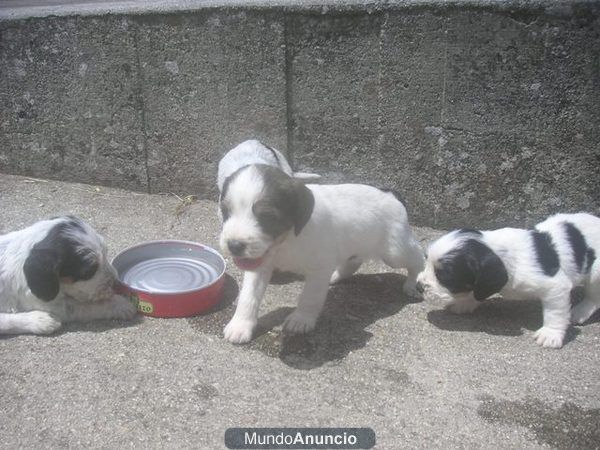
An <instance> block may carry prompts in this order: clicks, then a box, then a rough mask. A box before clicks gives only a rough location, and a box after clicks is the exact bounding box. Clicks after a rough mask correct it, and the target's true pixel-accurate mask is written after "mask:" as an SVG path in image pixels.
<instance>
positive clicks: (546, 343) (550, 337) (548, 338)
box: [533, 327, 565, 348]
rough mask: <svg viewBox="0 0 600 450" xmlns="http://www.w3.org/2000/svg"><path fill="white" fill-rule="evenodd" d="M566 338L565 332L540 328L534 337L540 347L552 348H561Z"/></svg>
mask: <svg viewBox="0 0 600 450" xmlns="http://www.w3.org/2000/svg"><path fill="white" fill-rule="evenodd" d="M564 337H565V332H564V331H563V330H556V329H552V328H548V327H542V328H540V329H539V330H537V331H536V332H535V333H534V335H533V338H534V339H535V341H536V342H537V343H538V344H539V345H541V346H542V347H550V348H561V347H562V345H563V339H564Z"/></svg>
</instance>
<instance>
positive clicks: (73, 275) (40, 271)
mask: <svg viewBox="0 0 600 450" xmlns="http://www.w3.org/2000/svg"><path fill="white" fill-rule="evenodd" d="M47 223H48V226H47V229H46V235H45V236H44V237H43V238H42V239H41V240H39V241H37V242H36V243H35V244H34V245H33V246H32V247H31V249H30V251H29V254H28V255H27V257H26V259H25V261H24V263H23V272H24V274H25V279H26V281H27V285H28V286H29V289H30V290H31V292H32V293H33V295H35V296H36V297H38V298H40V299H42V300H45V301H50V300H54V299H55V298H56V296H57V295H58V293H59V292H60V291H61V290H62V292H63V293H64V294H66V295H68V296H70V297H72V298H73V299H75V300H81V301H94V300H102V299H108V298H110V297H111V296H112V295H113V293H114V292H113V285H114V282H115V280H116V273H115V270H114V269H113V267H112V266H111V265H110V262H109V261H108V259H107V257H106V245H105V243H104V239H102V237H101V236H100V235H99V234H98V233H96V231H94V229H93V228H92V227H90V226H89V225H88V224H87V223H85V222H84V221H82V220H81V219H79V218H76V217H72V216H67V217H60V218H57V219H53V220H50V221H47Z"/></svg>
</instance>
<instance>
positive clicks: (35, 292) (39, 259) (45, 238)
mask: <svg viewBox="0 0 600 450" xmlns="http://www.w3.org/2000/svg"><path fill="white" fill-rule="evenodd" d="M115 281H116V272H115V270H114V269H113V267H112V266H111V265H110V262H109V261H108V259H107V258H106V245H105V244H104V240H103V239H102V237H101V236H100V235H99V234H98V233H96V231H94V229H92V227H90V226H89V225H88V224H87V223H85V222H84V221H82V220H81V219H78V218H76V217H72V216H65V217H57V218H54V219H50V220H42V221H40V222H37V223H35V224H33V225H31V226H30V227H28V228H25V229H23V230H19V231H14V232H12V233H8V234H5V235H1V236H0V333H3V334H22V333H33V334H49V333H52V332H54V331H56V330H57V329H58V328H60V326H61V323H62V322H68V321H89V320H94V319H111V318H115V319H131V318H133V316H135V314H136V307H135V305H134V304H132V303H131V302H130V301H129V300H128V299H127V298H125V297H123V296H120V295H115V292H114V290H113V285H114V283H115Z"/></svg>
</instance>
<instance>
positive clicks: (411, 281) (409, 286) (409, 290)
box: [383, 235, 425, 298]
mask: <svg viewBox="0 0 600 450" xmlns="http://www.w3.org/2000/svg"><path fill="white" fill-rule="evenodd" d="M396 242H398V241H396ZM383 261H384V262H385V263H386V264H387V265H388V266H390V267H394V268H405V269H406V270H407V272H408V276H407V277H406V281H405V282H404V286H402V292H404V294H405V295H406V296H407V297H410V298H421V294H420V293H419V292H418V291H417V276H418V275H419V273H421V271H422V270H423V268H424V267H425V258H424V256H423V250H422V249H421V246H420V245H419V243H418V242H417V240H416V239H415V238H414V236H412V235H410V236H409V237H408V239H407V240H406V241H405V242H402V243H401V245H398V244H396V245H395V246H390V248H389V249H388V253H387V255H386V256H385V257H384V258H383Z"/></svg>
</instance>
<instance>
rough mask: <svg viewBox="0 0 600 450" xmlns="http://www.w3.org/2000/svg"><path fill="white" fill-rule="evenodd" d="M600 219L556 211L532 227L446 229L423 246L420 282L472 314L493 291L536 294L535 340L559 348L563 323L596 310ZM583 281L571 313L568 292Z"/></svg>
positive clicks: (506, 294) (525, 296) (450, 305)
mask: <svg viewBox="0 0 600 450" xmlns="http://www.w3.org/2000/svg"><path fill="white" fill-rule="evenodd" d="M598 255H600V219H599V218H597V217H595V216H592V215H590V214H585V213H580V214H557V215H554V216H552V217H550V218H548V219H547V220H545V221H544V222H542V223H540V224H538V225H536V226H535V228H534V229H533V230H523V229H516V228H502V229H499V230H494V231H478V230H472V229H463V230H456V231H453V232H451V233H449V234H447V235H445V236H442V237H441V238H440V239H438V240H437V241H435V242H434V243H433V244H431V246H430V247H429V252H428V257H427V262H426V265H425V270H424V271H423V272H422V273H421V274H419V277H418V281H419V283H420V284H421V285H422V286H423V288H424V289H425V290H426V291H428V292H430V293H434V294H437V296H438V297H441V298H446V299H447V300H448V305H447V307H448V308H449V309H450V310H451V311H452V312H455V313H458V314H462V313H468V312H472V311H474V310H475V308H477V306H479V304H480V303H481V301H483V300H485V299H486V298H488V297H490V296H491V295H494V294H501V295H502V296H503V297H506V298H510V299H517V300H518V299H540V300H541V301H542V307H543V311H544V322H543V326H542V328H540V329H539V330H537V331H536V333H535V334H534V338H535V339H536V342H537V343H538V344H540V345H542V346H544V347H554V348H559V347H562V345H563V341H564V337H565V333H566V330H567V328H568V326H569V323H570V321H571V320H572V321H573V322H574V323H583V322H585V321H586V320H587V319H588V318H589V317H590V316H591V315H592V314H593V313H594V311H596V310H597V309H598V308H600V260H599V259H598V258H597V256H598ZM576 286H583V287H584V288H585V296H584V299H583V301H582V302H581V303H580V304H578V305H577V306H576V307H575V308H573V310H572V311H571V302H570V298H571V296H570V294H571V291H572V289H573V288H574V287H576Z"/></svg>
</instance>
